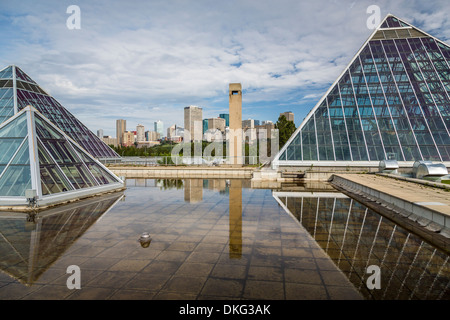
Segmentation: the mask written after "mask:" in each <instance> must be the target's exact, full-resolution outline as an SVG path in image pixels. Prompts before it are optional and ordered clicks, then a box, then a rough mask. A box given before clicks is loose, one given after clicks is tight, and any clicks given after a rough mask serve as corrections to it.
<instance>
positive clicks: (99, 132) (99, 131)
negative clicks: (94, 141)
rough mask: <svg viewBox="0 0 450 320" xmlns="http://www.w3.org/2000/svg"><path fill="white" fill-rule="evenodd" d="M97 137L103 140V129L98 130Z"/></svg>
mask: <svg viewBox="0 0 450 320" xmlns="http://www.w3.org/2000/svg"><path fill="white" fill-rule="evenodd" d="M97 137H99V138H100V139H101V138H103V129H98V130H97Z"/></svg>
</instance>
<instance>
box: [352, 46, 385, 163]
mask: <svg viewBox="0 0 450 320" xmlns="http://www.w3.org/2000/svg"><path fill="white" fill-rule="evenodd" d="M367 45H369V44H367ZM359 59H360V61H359V62H360V64H361V72H362V74H363V76H364V80H365V81H364V82H365V84H366V88H367V95H368V96H369V98H370V106H371V107H372V112H373V118H374V119H375V123H376V124H377V130H378V136H379V137H380V141H381V147H382V148H383V153H384V158H385V159H386V158H387V157H386V149H385V148H384V142H383V139H382V137H381V132H380V126H379V125H378V118H377V115H376V113H375V109H374V107H373V99H372V95H371V93H370V90H369V85H368V84H367V77H366V73H365V71H364V67H363V64H362V61H361V57H359ZM372 59H373V57H372ZM369 159H370V157H369Z"/></svg>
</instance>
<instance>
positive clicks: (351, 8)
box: [0, 0, 450, 136]
mask: <svg viewBox="0 0 450 320" xmlns="http://www.w3.org/2000/svg"><path fill="white" fill-rule="evenodd" d="M131 3H132V4H133V5H128V4H126V5H123V4H121V3H119V2H101V1H99V2H96V3H90V2H87V1H79V2H78V3H77V5H78V6H79V7H80V13H81V28H80V29H79V30H70V29H69V28H67V27H66V20H67V19H68V18H69V16H70V14H68V13H66V9H67V6H68V5H67V4H65V3H60V2H56V1H42V2H39V3H35V2H31V1H23V2H21V3H6V2H3V3H2V4H0V9H1V12H2V15H1V16H0V25H1V26H2V29H3V30H4V33H3V34H4V37H3V39H2V40H1V42H0V43H1V44H2V46H1V49H0V50H1V51H0V52H1V54H0V64H1V65H2V66H4V67H5V66H7V65H11V64H16V65H19V66H21V67H23V68H24V70H26V71H27V72H28V74H29V75H30V76H31V77H32V78H33V79H36V81H37V82H38V83H40V84H41V85H42V87H43V88H44V89H45V90H47V91H49V93H50V94H51V95H53V96H55V97H56V98H57V99H58V100H59V101H61V103H62V104H63V105H64V106H67V108H68V109H69V110H70V111H71V112H72V113H74V114H75V115H76V116H77V117H78V118H79V119H80V121H82V122H83V123H85V124H86V126H87V127H88V128H89V129H90V130H91V131H92V132H96V130H98V129H103V130H104V134H105V135H111V136H114V132H115V126H114V124H115V120H116V119H120V118H123V117H125V116H126V119H127V123H128V124H129V126H130V127H136V126H137V125H138V124H139V123H140V122H142V120H141V119H148V123H147V127H149V128H150V125H151V124H152V123H153V122H155V121H157V120H161V121H163V122H164V123H165V124H167V126H166V128H167V127H168V126H170V125H171V124H177V125H182V124H183V114H182V112H178V113H177V112H176V111H177V110H182V108H184V107H185V106H187V105H198V106H200V107H202V108H203V110H204V115H203V118H211V117H216V116H217V115H218V114H220V113H225V112H226V110H227V109H228V101H227V98H226V92H227V84H228V83H232V82H240V83H242V86H243V94H244V100H243V110H242V118H243V119H248V118H251V119H259V120H261V121H263V120H269V119H270V120H272V121H276V119H277V118H278V115H279V113H280V112H283V111H286V110H290V111H292V112H293V113H295V114H296V118H295V124H296V125H297V126H298V125H299V124H300V123H301V121H302V120H303V118H304V117H305V116H306V115H307V113H308V112H309V110H311V108H312V107H313V106H314V105H315V104H316V103H317V101H318V100H319V99H320V98H321V97H322V96H323V95H324V94H325V92H326V89H327V88H328V87H329V86H330V85H331V83H330V81H331V80H330V79H335V78H337V76H338V75H339V74H340V73H341V72H342V71H343V70H344V68H345V66H346V62H347V61H349V59H351V57H352V56H353V54H354V52H356V51H357V50H358V44H359V43H362V42H363V41H364V40H365V39H367V37H368V36H369V35H370V34H371V33H372V31H373V30H370V29H369V28H368V27H367V20H368V19H369V18H370V14H368V13H367V8H368V7H369V6H371V5H373V3H372V1H358V2H356V1H351V0H348V1H339V2H337V1H331V0H330V1H325V0H322V1H317V2H314V3H310V2H306V1H282V2H281V3H280V4H278V5H277V6H276V7H274V6H272V5H271V4H272V3H270V2H266V1H262V2H258V3H254V2H250V1H240V2H235V3H227V4H223V3H213V4H211V3H207V4H208V5H205V4H206V3H205V2H203V1H199V2H195V3H186V2H178V1H175V2H171V3H170V4H167V3H165V2H158V1H152V2H151V3H143V2H134V1H131ZM377 5H378V6H379V7H380V10H381V12H380V18H381V19H382V18H383V17H384V16H385V15H386V14H387V13H392V14H395V15H396V16H398V17H399V18H403V19H405V20H407V21H410V22H411V23H412V24H414V25H416V26H417V27H419V28H421V29H424V30H428V31H429V32H431V33H432V34H433V35H435V36H436V37H438V38H439V39H442V40H443V41H445V42H447V43H448V40H449V39H450V31H449V30H450V20H448V19H447V18H446V14H445V12H446V10H445V9H446V6H447V2H446V1H431V2H427V3H421V2H420V1H408V2H407V1H396V2H395V3H391V2H389V1H379V2H378V3H377ZM124 17H126V18H133V19H123V18H124ZM193 17H196V19H192V18H193ZM118 21H119V22H118ZM205 25H207V26H208V28H205ZM142 39H146V41H142ZM329 43H333V45H331V46H330V45H329ZM325 48H326V49H325ZM105 110H107V112H105ZM146 121H147V120H146ZM144 125H145V124H144Z"/></svg>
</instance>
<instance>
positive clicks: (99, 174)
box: [0, 106, 123, 207]
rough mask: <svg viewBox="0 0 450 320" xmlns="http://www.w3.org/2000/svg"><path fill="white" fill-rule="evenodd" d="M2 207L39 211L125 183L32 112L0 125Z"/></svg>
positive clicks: (41, 116) (32, 110) (18, 115)
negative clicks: (29, 194) (31, 203)
mask: <svg viewBox="0 0 450 320" xmlns="http://www.w3.org/2000/svg"><path fill="white" fill-rule="evenodd" d="M0 146H1V150H2V152H1V153H0V207H8V206H26V205H27V204H28V203H29V200H28V199H27V191H30V190H33V191H34V193H35V196H36V198H35V199H36V200H37V204H38V205H39V206H47V205H50V204H55V203H61V202H66V201H69V200H73V199H77V198H83V197H86V196H90V195H94V194H98V193H103V192H107V191H112V190H117V189H122V188H123V181H122V180H120V179H119V178H118V177H117V176H115V175H114V174H113V173H112V172H111V171H109V170H108V169H107V168H106V167H105V166H103V165H102V164H101V163H100V162H98V161H97V160H96V159H95V158H93V157H92V156H91V155H90V154H89V153H88V152H87V151H85V150H84V149H83V148H82V147H80V146H79V145H78V144H77V143H76V142H75V141H74V140H73V139H71V138H70V137H68V136H67V135H66V134H65V133H64V132H63V131H62V130H60V129H59V128H58V127H56V126H55V125H54V124H52V123H51V122H50V121H49V120H48V119H46V118H45V117H44V116H43V115H42V114H41V113H39V112H38V111H37V110H36V109H35V108H34V107H32V106H27V107H25V108H24V109H22V111H20V112H19V113H17V114H16V115H14V116H13V117H11V118H10V119H8V120H7V121H5V122H3V123H2V124H0Z"/></svg>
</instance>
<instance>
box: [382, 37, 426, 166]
mask: <svg viewBox="0 0 450 320" xmlns="http://www.w3.org/2000/svg"><path fill="white" fill-rule="evenodd" d="M393 43H394V44H395V41H393ZM381 46H382V48H383V52H384V55H385V57H386V61H388V66H389V70H390V71H391V75H392V79H393V82H394V84H395V88H396V89H397V93H398V96H399V97H400V100H401V102H402V108H403V111H404V112H405V116H406V119H408V124H409V127H410V129H411V132H412V133H413V137H414V141H415V142H416V146H417V150H418V151H419V153H420V157H421V158H422V160H423V154H422V150H420V147H419V142H418V141H417V137H416V132H415V131H414V129H413V126H412V124H411V119H410V118H409V115H408V111H407V110H406V107H405V102H404V101H403V98H402V95H401V94H400V89H399V88H398V84H397V81H396V80H395V76H394V71H393V70H392V67H391V64H390V63H389V58H388V56H387V53H386V50H385V49H384V45H383V43H381ZM395 49H396V50H397V46H396V47H395ZM396 53H397V54H398V58H399V60H401V59H402V58H401V55H400V52H398V50H397V52H396ZM404 73H405V74H406V70H405V71H404ZM394 126H395V123H394ZM401 148H403V146H401ZM405 161H406V158H405Z"/></svg>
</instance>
